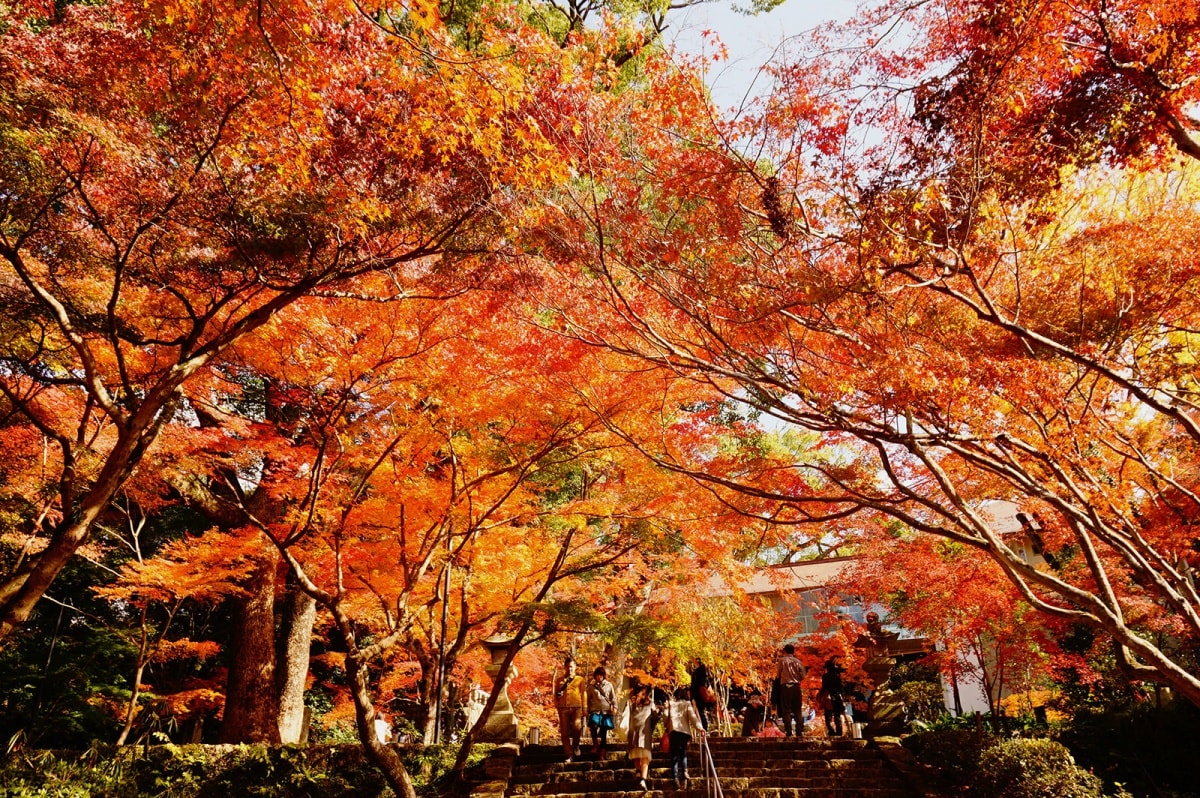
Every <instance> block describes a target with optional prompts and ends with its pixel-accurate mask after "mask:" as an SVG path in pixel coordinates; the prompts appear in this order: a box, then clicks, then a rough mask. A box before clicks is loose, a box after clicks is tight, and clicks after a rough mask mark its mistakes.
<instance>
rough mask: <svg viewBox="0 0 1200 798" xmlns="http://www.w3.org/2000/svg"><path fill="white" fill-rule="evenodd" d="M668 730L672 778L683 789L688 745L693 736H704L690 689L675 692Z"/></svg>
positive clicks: (685, 778)
mask: <svg viewBox="0 0 1200 798" xmlns="http://www.w3.org/2000/svg"><path fill="white" fill-rule="evenodd" d="M667 729H668V730H669V731H670V746H671V776H672V778H674V779H675V786H676V787H679V788H680V789H683V787H684V786H685V785H686V784H687V780H688V771H687V747H688V744H689V743H691V741H692V737H693V736H696V735H700V736H704V724H703V723H702V722H701V720H700V713H699V712H698V711H697V710H696V705H695V704H694V703H693V702H692V695H691V690H690V689H689V688H688V687H680V688H679V689H678V690H676V691H675V697H674V698H673V699H672V700H671V702H670V704H669V705H668V708H667Z"/></svg>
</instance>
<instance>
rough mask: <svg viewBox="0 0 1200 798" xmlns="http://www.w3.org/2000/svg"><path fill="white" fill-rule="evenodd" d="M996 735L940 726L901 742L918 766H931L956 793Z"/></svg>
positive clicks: (977, 765) (971, 776)
mask: <svg viewBox="0 0 1200 798" xmlns="http://www.w3.org/2000/svg"><path fill="white" fill-rule="evenodd" d="M995 744H996V738H995V737H993V736H992V735H990V734H988V733H987V732H979V731H976V730H975V729H955V728H940V729H933V730H931V731H926V732H921V733H919V734H913V735H910V736H908V737H905V738H904V740H903V745H904V747H905V748H907V749H908V750H909V751H911V752H912V754H913V757H914V758H916V760H917V761H918V762H920V763H921V764H922V765H927V766H929V767H931V768H935V769H936V770H937V773H938V778H939V780H940V781H941V782H943V786H944V787H946V788H947V789H948V790H949V791H951V792H959V791H961V790H962V789H964V788H965V787H967V786H968V785H970V784H971V783H972V781H973V780H974V778H975V773H976V771H977V770H978V768H979V758H980V756H982V754H983V752H984V751H985V750H986V749H987V748H989V747H991V746H993V745H995Z"/></svg>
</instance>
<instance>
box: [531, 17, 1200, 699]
mask: <svg viewBox="0 0 1200 798" xmlns="http://www.w3.org/2000/svg"><path fill="white" fill-rule="evenodd" d="M879 15H880V16H873V17H867V18H866V19H867V20H868V21H871V20H875V21H879V20H884V21H889V22H894V21H895V20H896V19H897V18H900V19H903V20H904V22H905V23H906V24H905V25H897V26H895V27H894V29H897V30H903V31H904V32H905V33H906V34H908V35H911V37H912V38H911V40H906V41H904V42H902V43H901V44H900V45H898V46H897V47H896V48H893V49H891V50H887V49H886V48H885V45H886V42H885V41H882V40H881V39H879V37H878V36H877V37H875V38H872V39H869V40H865V39H864V40H862V42H861V47H860V48H859V49H852V50H846V49H840V50H837V51H835V52H834V53H832V54H830V55H827V56H823V57H822V56H819V55H817V56H813V57H812V58H811V59H810V60H808V61H802V60H794V61H791V62H786V63H781V64H778V65H776V68H775V72H774V74H775V75H776V86H775V88H774V90H773V91H772V92H771V93H770V94H769V95H768V96H766V97H764V98H763V99H762V101H761V103H760V105H759V106H758V108H757V111H756V112H755V113H753V114H747V115H744V116H742V117H741V118H739V119H737V120H734V121H732V122H722V121H720V120H714V118H713V116H712V115H711V114H710V113H706V106H705V104H704V100H703V97H702V92H700V91H698V90H697V89H696V87H695V86H694V84H692V83H691V82H690V79H689V76H688V75H687V74H686V73H676V74H672V73H670V72H669V71H663V72H660V73H656V75H657V77H656V79H657V80H660V81H662V83H661V85H660V86H659V87H658V90H657V92H656V93H655V94H654V98H655V99H654V100H653V101H650V100H648V99H646V98H641V97H634V96H625V97H622V98H617V99H614V100H613V102H619V103H624V104H623V105H622V106H621V107H620V108H619V110H618V109H606V112H605V113H604V115H603V117H601V116H600V115H597V116H596V117H595V118H594V120H593V122H592V123H593V124H596V125H598V126H605V125H607V126H609V127H610V128H612V127H615V128H627V129H628V130H630V131H632V130H637V131H638V132H639V135H638V136H637V142H638V146H637V148H636V149H634V148H629V149H625V150H621V149H618V148H613V147H608V148H606V147H605V146H603V145H602V144H595V145H594V146H592V148H591V150H590V151H589V158H590V161H589V163H590V164H591V165H593V171H592V172H591V174H592V175H593V176H595V179H596V182H597V183H598V182H599V179H600V177H601V176H603V178H604V180H603V184H604V187H605V188H604V190H603V191H599V190H596V189H595V188H594V184H583V185H578V184H577V185H575V186H572V188H571V191H570V193H569V195H568V196H567V197H565V198H564V200H563V201H562V203H561V207H562V209H563V213H562V214H561V218H560V219H558V220H557V221H556V222H555V223H553V224H548V225H547V226H546V228H545V231H544V235H545V236H546V238H547V241H549V242H553V244H554V246H553V247H551V246H547V247H546V249H545V250H544V255H545V262H546V264H547V266H548V268H551V269H553V272H554V273H555V274H556V275H558V277H559V278H560V279H561V280H562V281H563V282H564V283H569V284H570V285H571V286H572V288H571V291H567V290H565V289H564V288H563V287H562V285H561V284H560V285H556V292H555V295H549V294H547V295H544V296H543V301H544V302H545V306H546V318H547V322H546V323H547V325H548V326H551V327H556V328H560V329H564V330H568V331H570V332H571V334H573V335H576V336H578V337H580V338H582V339H583V340H587V341H589V342H592V343H594V344H595V345H598V346H605V347H608V348H610V349H611V350H613V351H615V352H618V353H622V354H626V355H628V356H630V357H631V358H634V359H637V360H639V361H641V362H643V363H645V364H647V365H648V366H654V367H658V368H661V369H662V370H663V371H664V372H665V373H669V374H671V375H673V376H674V377H675V378H676V379H677V380H678V381H679V383H681V384H684V383H699V384H704V385H706V386H709V387H711V388H714V389H716V390H718V391H720V392H722V393H723V394H724V395H725V397H726V398H727V402H726V415H728V414H729V413H732V414H733V415H738V414H739V413H741V414H742V415H744V411H739V410H738V408H745V407H747V406H748V407H752V408H755V409H756V410H757V411H758V412H760V413H762V414H763V415H764V417H765V418H768V419H771V420H772V425H773V426H774V427H775V428H777V429H778V428H783V429H793V430H800V431H805V432H807V433H809V434H813V435H815V436H816V437H815V438H814V439H809V440H807V441H806V442H805V443H804V445H802V446H801V447H798V448H796V449H794V450H792V451H786V450H783V449H780V448H778V447H772V446H771V445H768V444H765V443H764V441H765V440H766V439H767V437H769V435H767V436H766V437H762V436H760V437H755V436H753V435H740V436H737V437H736V438H731V441H732V442H737V444H738V445H737V446H730V447H728V448H726V449H724V450H722V449H715V450H709V451H703V452H701V451H698V450H696V449H689V448H688V447H686V446H678V447H673V446H672V443H673V442H677V441H682V440H685V439H686V436H690V435H691V434H693V432H694V430H695V428H696V425H697V424H698V423H723V422H722V414H721V413H712V414H710V415H709V416H708V417H707V418H704V417H702V416H699V415H696V414H694V413H691V414H689V413H679V412H674V413H673V415H674V417H673V418H672V419H671V422H672V423H671V424H669V425H667V426H665V427H664V429H667V430H670V431H673V432H674V433H676V434H675V436H672V435H670V434H665V435H664V436H662V437H661V438H660V439H656V440H653V441H645V440H643V445H642V448H643V450H644V451H646V453H647V454H649V455H651V456H653V457H655V458H656V459H657V460H658V461H659V462H660V463H662V464H663V465H664V466H667V467H670V468H676V469H679V470H681V471H687V472H690V473H692V474H694V475H695V476H696V477H697V479H699V480H701V481H703V483H704V484H706V485H708V486H710V487H711V489H712V490H713V491H714V492H715V493H716V494H718V495H720V496H722V497H723V498H724V499H725V500H726V501H728V502H729V503H730V505H731V506H735V507H738V508H739V509H741V510H742V511H743V512H745V513H746V515H747V517H748V518H753V519H756V520H755V523H760V524H763V525H764V526H766V525H769V524H771V523H772V522H774V523H776V524H789V525H795V526H793V527H791V528H794V529H802V528H804V527H805V526H811V525H813V524H826V523H842V522H843V521H844V520H845V519H846V518H848V517H850V516H855V523H856V524H857V525H858V528H859V529H860V530H862V531H865V532H869V531H871V530H882V529H884V528H886V526H887V524H888V523H891V522H895V521H899V522H901V523H902V524H903V525H905V526H907V527H908V528H909V529H911V530H914V531H919V532H927V533H931V534H935V535H940V536H942V537H945V538H948V539H950V540H952V541H954V542H956V543H958V544H960V545H962V546H964V547H966V548H967V549H968V550H970V551H974V552H976V553H977V555H978V556H984V557H990V558H992V559H993V560H994V561H995V562H996V563H997V564H998V565H999V566H1000V567H1001V569H1002V570H1003V572H1004V573H1005V575H1006V576H1007V578H1008V579H1009V580H1010V581H1011V582H1012V583H1013V584H1014V585H1015V586H1016V588H1017V589H1018V591H1019V593H1020V595H1021V597H1022V599H1023V600H1024V601H1025V602H1027V603H1028V604H1029V605H1030V606H1032V607H1034V608H1036V609H1037V610H1039V611H1040V612H1043V613H1047V614H1049V615H1051V616H1054V617H1056V618H1059V619H1062V620H1064V621H1067V622H1073V623H1079V624H1082V625H1085V626H1090V627H1092V628H1094V629H1097V630H1102V631H1103V632H1104V633H1105V634H1107V635H1108V636H1109V637H1110V639H1112V640H1113V641H1115V643H1116V644H1117V650H1118V652H1119V653H1120V655H1121V659H1122V661H1123V662H1124V663H1125V665H1126V667H1127V669H1128V674H1129V675H1130V676H1131V677H1132V678H1135V679H1136V678H1149V679H1155V680H1160V681H1162V682H1163V683H1165V684H1168V685H1170V686H1171V687H1173V688H1174V689H1175V690H1176V691H1177V692H1178V693H1179V694H1180V695H1181V696H1184V697H1185V698H1186V699H1187V700H1189V701H1191V702H1192V703H1197V704H1200V677H1198V675H1197V674H1196V673H1195V672H1194V671H1193V670H1192V669H1191V667H1190V666H1189V664H1188V661H1187V659H1186V657H1184V656H1180V655H1177V653H1176V652H1177V650H1178V649H1177V648H1176V647H1175V646H1174V645H1173V644H1172V642H1171V641H1184V642H1187V643H1191V642H1195V641H1196V640H1198V639H1200V595H1198V594H1197V592H1196V589H1195V586H1194V581H1193V577H1192V573H1193V569H1194V564H1195V557H1196V554H1195V543H1194V541H1195V536H1194V535H1193V534H1192V533H1191V531H1190V519H1192V518H1193V517H1194V515H1195V512H1196V510H1197V496H1198V494H1197V482H1196V480H1195V478H1194V472H1195V469H1194V467H1193V464H1194V462H1195V452H1196V447H1197V444H1198V443H1200V427H1198V426H1197V425H1198V419H1200V415H1198V410H1197V405H1196V401H1195V380H1194V364H1195V361H1196V344H1197V333H1196V331H1197V320H1198V315H1197V314H1198V312H1200V308H1198V307H1197V305H1196V303H1195V301H1194V297H1195V296H1196V291H1195V287H1196V280H1197V260H1196V255H1195V253H1196V251H1197V250H1196V242H1195V241H1194V237H1195V236H1194V230H1195V229H1196V225H1195V197H1196V194H1195V167H1194V165H1193V164H1192V163H1191V160H1192V156H1193V155H1194V153H1193V145H1192V143H1191V142H1192V141H1193V137H1194V135H1195V122H1194V120H1193V119H1192V118H1191V117H1190V116H1189V114H1191V113H1192V111H1193V108H1194V104H1193V100H1194V92H1195V91H1196V88H1195V87H1196V85H1197V83H1196V80H1195V75H1194V71H1195V64H1196V63H1197V62H1196V59H1195V38H1194V37H1195V33H1194V31H1195V25H1196V14H1195V12H1194V11H1193V10H1191V9H1187V10H1184V9H1182V8H1180V7H1178V6H1175V5H1173V4H1171V5H1170V7H1169V8H1168V7H1167V5H1165V4H1158V3H1150V2H1128V3H1117V2H1111V3H1110V2H1104V3H1096V4H1084V5H1082V6H1079V5H1073V6H1067V5H1063V4H1057V3H1037V2H1033V3H1011V4H1007V3H1002V4H992V3H965V4H960V3H922V4H917V5H916V6H912V5H909V4H895V5H885V6H881V7H880V11H879ZM864 53H866V55H864ZM847 54H851V55H852V57H851V58H849V59H844V57H845V56H846V55H847ZM876 54H878V57H875V55H876ZM839 58H843V59H844V60H838V59H839ZM868 77H869V78H870V79H869V80H868V79H867V78H868ZM979 81H986V82H985V83H982V84H980V83H979ZM862 86H868V87H877V90H875V91H870V92H866V93H864V92H863V91H861V87H862ZM1079 91H1082V92H1083V94H1084V96H1091V95H1092V94H1094V93H1096V92H1101V93H1102V94H1104V93H1107V94H1104V96H1117V95H1120V96H1122V97H1123V98H1124V100H1123V104H1122V105H1121V107H1120V113H1119V114H1117V115H1113V116H1108V117H1103V118H1101V117H1100V116H1087V115H1086V114H1084V115H1080V114H1078V113H1075V112H1074V111H1072V110H1071V109H1072V107H1074V106H1073V103H1074V104H1076V105H1078V104H1079V103H1083V102H1084V100H1083V99H1081V98H1079V97H1078V96H1076V93H1077V92H1079ZM1039 92H1042V93H1040V94H1039ZM668 96H669V97H670V98H671V102H667V103H664V102H662V98H663V97H668ZM910 100H911V102H910ZM1022 103H1027V104H1024V105H1023V104H1022ZM1010 106H1011V107H1010ZM1025 111H1029V114H1025V113H1024V112H1025ZM1035 112H1036V113H1035ZM1105 119H1107V120H1109V121H1111V122H1112V123H1113V124H1114V125H1115V126H1116V128H1115V129H1114V130H1109V129H1107V128H1105V127H1103V126H1102V125H1101V122H1103V121H1104V120H1105ZM646 131H650V132H648V133H647V132H646ZM1035 134H1036V135H1035ZM1118 134H1120V135H1118ZM1056 136H1057V137H1059V138H1056ZM604 140H606V139H605V138H604V137H602V136H596V137H594V138H593V141H595V142H601V141H604ZM564 296H570V297H571V299H570V300H569V301H563V300H562V297H564ZM583 296H587V297H589V298H590V299H591V303H590V304H586V305H585V303H584V302H583V301H582V300H580V299H578V298H577V297H583ZM584 306H586V307H588V309H589V310H588V312H587V313H586V314H585V313H580V312H578V309H579V308H580V307H584ZM600 309H603V312H601V310H600ZM678 409H679V408H672V410H673V411H677V410H678ZM767 432H768V433H769V432H770V430H768V431H767ZM996 499H1004V500H1010V501H1012V502H1015V503H1016V504H1017V505H1018V506H1019V509H1020V511H1021V512H1022V513H1023V514H1024V515H1025V516H1026V517H1027V518H1028V519H1030V520H1031V524H1030V525H1029V526H1028V528H1027V530H1026V532H1027V534H1028V533H1030V532H1036V533H1037V534H1038V535H1039V536H1040V538H1041V539H1042V543H1043V544H1044V546H1045V549H1046V550H1047V551H1049V552H1050V553H1051V555H1052V557H1051V558H1049V560H1050V561H1052V564H1050V565H1047V566H1042V565H1039V564H1037V563H1034V562H1030V561H1027V560H1026V559H1025V558H1024V557H1022V556H1021V553H1020V551H1019V547H1017V546H1016V545H1015V544H1014V542H1013V538H1012V537H1011V536H1008V535H1006V534H1005V532H1004V530H1002V529H1001V528H1000V527H998V526H997V525H996V524H995V523H993V522H992V521H991V520H989V519H988V518H987V517H986V516H985V515H984V514H983V513H981V512H980V507H981V506H982V505H983V504H984V503H985V502H987V501H989V500H996ZM844 528H845V529H847V530H848V531H851V532H852V531H853V529H852V525H851V526H846V527H844ZM1163 641H1165V642H1163Z"/></svg>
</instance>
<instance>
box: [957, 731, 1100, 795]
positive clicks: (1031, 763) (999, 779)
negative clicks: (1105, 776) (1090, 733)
mask: <svg viewBox="0 0 1200 798" xmlns="http://www.w3.org/2000/svg"><path fill="white" fill-rule="evenodd" d="M975 792H976V794H977V795H979V796H981V798H1103V795H1104V792H1103V785H1102V783H1101V781H1100V779H1098V778H1096V777H1095V776H1093V775H1092V774H1091V773H1088V772H1087V771H1086V770H1082V769H1080V768H1078V767H1076V766H1075V761H1074V760H1073V759H1072V758H1071V752H1070V751H1068V750H1067V749H1066V747H1065V746H1063V745H1062V744H1061V743H1056V742H1054V741H1053V740H1021V739H1018V740H1007V741H1005V742H1002V743H998V744H996V745H994V746H992V747H991V748H988V749H987V750H986V751H984V752H983V754H982V755H981V756H980V757H979V769H978V771H977V773H976V778H975Z"/></svg>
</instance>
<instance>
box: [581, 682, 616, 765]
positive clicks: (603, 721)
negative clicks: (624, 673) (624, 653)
mask: <svg viewBox="0 0 1200 798" xmlns="http://www.w3.org/2000/svg"><path fill="white" fill-rule="evenodd" d="M587 696H588V700H587V708H588V729H590V730H591V732H592V753H593V754H595V755H596V756H597V757H599V758H600V759H603V758H604V754H605V749H606V748H607V747H608V733H609V732H610V731H612V728H613V713H614V712H615V711H616V709H617V691H616V690H615V689H614V688H613V685H612V682H610V681H609V680H608V672H607V671H605V670H604V668H603V667H600V668H596V670H594V671H592V680H591V681H590V682H588V687H587Z"/></svg>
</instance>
